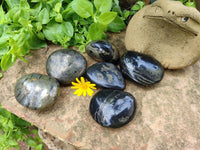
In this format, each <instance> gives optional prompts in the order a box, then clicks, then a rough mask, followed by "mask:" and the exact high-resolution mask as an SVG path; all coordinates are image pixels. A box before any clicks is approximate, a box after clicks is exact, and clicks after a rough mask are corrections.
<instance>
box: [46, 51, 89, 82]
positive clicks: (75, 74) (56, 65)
mask: <svg viewBox="0 0 200 150" xmlns="http://www.w3.org/2000/svg"><path fill="white" fill-rule="evenodd" d="M86 67H87V62H86V59H85V57H84V56H83V55H81V54H80V53H79V52H77V51H75V50H73V49H60V50H57V51H55V52H53V53H52V54H51V55H50V56H49V57H48V59H47V63H46V71H47V74H48V75H50V76H51V77H53V78H55V79H57V80H58V81H59V82H60V83H61V84H63V85H67V84H70V83H71V82H72V81H75V79H76V78H79V77H80V76H82V75H83V74H84V73H85V71H86Z"/></svg>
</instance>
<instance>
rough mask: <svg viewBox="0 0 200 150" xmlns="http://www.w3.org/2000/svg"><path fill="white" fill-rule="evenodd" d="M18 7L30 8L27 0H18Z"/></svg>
mask: <svg viewBox="0 0 200 150" xmlns="http://www.w3.org/2000/svg"><path fill="white" fill-rule="evenodd" d="M20 7H21V8H26V9H30V6H29V3H28V2H27V0H20Z"/></svg>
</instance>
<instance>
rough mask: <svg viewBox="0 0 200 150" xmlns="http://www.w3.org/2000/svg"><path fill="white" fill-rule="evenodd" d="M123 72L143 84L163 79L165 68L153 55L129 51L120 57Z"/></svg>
mask: <svg viewBox="0 0 200 150" xmlns="http://www.w3.org/2000/svg"><path fill="white" fill-rule="evenodd" d="M120 69H121V71H122V74H123V75H124V76H125V77H127V78H128V79H130V80H131V81H134V82H136V83H138V84H141V85H152V84H155V83H157V82H159V81H161V80H162V78H163V74H164V69H163V67H162V65H161V64H160V63H159V62H158V61H157V60H156V59H154V58H153V57H150V56H148V55H144V54H141V53H138V52H133V51H128V52H126V53H124V55H123V56H122V57H121V59H120Z"/></svg>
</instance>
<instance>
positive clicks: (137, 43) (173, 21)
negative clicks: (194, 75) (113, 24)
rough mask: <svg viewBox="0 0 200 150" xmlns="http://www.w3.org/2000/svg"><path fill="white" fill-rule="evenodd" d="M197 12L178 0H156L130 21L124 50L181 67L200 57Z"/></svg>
mask: <svg viewBox="0 0 200 150" xmlns="http://www.w3.org/2000/svg"><path fill="white" fill-rule="evenodd" d="M199 41H200V12H199V11H198V10H196V9H195V8H192V7H187V6H184V5H183V4H182V3H181V2H178V1H171V0H157V1H156V2H154V3H153V4H152V5H148V6H145V7H144V8H142V9H141V10H140V11H138V12H137V13H136V14H135V15H134V16H133V17H132V19H131V21H130V22H129V25H128V27H127V31H126V37H125V45H126V48H127V50H132V51H137V52H141V53H144V54H148V55H151V56H153V57H154V58H156V59H157V60H158V61H159V62H160V63H161V64H162V65H163V67H164V68H168V69H180V68H184V67H186V66H189V65H193V64H194V63H195V62H197V61H198V60H199V58H200V42H199Z"/></svg>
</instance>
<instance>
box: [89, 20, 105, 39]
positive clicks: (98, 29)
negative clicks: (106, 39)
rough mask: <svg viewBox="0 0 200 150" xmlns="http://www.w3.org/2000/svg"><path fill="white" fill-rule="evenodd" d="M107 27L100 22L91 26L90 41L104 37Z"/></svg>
mask: <svg viewBox="0 0 200 150" xmlns="http://www.w3.org/2000/svg"><path fill="white" fill-rule="evenodd" d="M104 29H105V27H104V26H102V25H101V24H99V23H93V24H91V25H90V27H89V41H94V40H100V39H102V36H103V32H104Z"/></svg>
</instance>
